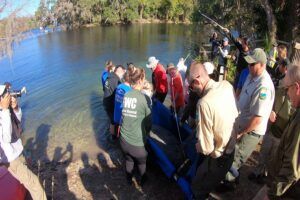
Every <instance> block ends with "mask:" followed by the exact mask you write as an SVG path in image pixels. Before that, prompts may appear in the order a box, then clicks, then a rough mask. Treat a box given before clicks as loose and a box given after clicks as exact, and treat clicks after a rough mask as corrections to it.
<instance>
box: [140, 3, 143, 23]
mask: <svg viewBox="0 0 300 200" xmlns="http://www.w3.org/2000/svg"><path fill="white" fill-rule="evenodd" d="M143 13H144V5H143V4H141V5H140V20H142V19H143Z"/></svg>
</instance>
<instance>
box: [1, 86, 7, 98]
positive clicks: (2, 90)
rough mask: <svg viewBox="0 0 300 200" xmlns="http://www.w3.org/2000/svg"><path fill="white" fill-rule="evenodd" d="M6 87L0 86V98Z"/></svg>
mask: <svg viewBox="0 0 300 200" xmlns="http://www.w3.org/2000/svg"><path fill="white" fill-rule="evenodd" d="M5 88H6V86H5V85H0V96H1V95H2V94H3V92H4V91H5Z"/></svg>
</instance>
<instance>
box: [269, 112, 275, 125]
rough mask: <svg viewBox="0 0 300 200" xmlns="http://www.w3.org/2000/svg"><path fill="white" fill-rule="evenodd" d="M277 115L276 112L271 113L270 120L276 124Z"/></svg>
mask: <svg viewBox="0 0 300 200" xmlns="http://www.w3.org/2000/svg"><path fill="white" fill-rule="evenodd" d="M276 118H277V115H276V113H275V112H274V111H272V112H271V114H270V117H269V120H270V122H272V123H274V122H275V121H276Z"/></svg>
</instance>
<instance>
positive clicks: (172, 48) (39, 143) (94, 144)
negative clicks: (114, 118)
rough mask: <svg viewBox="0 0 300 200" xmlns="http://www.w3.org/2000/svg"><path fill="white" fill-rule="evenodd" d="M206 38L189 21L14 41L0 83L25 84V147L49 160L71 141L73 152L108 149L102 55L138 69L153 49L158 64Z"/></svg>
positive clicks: (0, 66)
mask: <svg viewBox="0 0 300 200" xmlns="http://www.w3.org/2000/svg"><path fill="white" fill-rule="evenodd" d="M202 30H203V29H202ZM207 34H209V33H207ZM207 41H208V36H207V35H204V34H203V33H201V28H200V27H198V26H195V25H193V26H192V25H175V24H144V25H131V26H112V27H95V28H84V29H80V30H73V31H66V32H56V33H49V34H46V35H44V36H39V37H33V38H30V39H27V40H25V41H23V42H22V43H21V44H19V45H16V46H15V51H14V55H13V58H12V59H11V60H9V59H4V60H1V61H0V74H1V76H0V82H1V83H3V82H5V81H10V82H11V83H12V85H13V88H15V89H20V88H21V87H22V86H26V87H27V90H28V94H27V95H24V96H22V98H21V99H20V104H21V106H22V109H23V122H24V123H23V124H24V134H23V141H24V145H25V146H26V152H27V153H28V154H31V155H33V158H34V159H41V160H52V158H53V156H54V154H55V152H57V151H58V150H59V151H61V152H64V150H65V149H66V147H67V145H68V144H69V143H70V144H71V145H72V147H73V151H74V158H76V157H78V156H79V155H80V154H81V152H83V151H85V152H89V154H90V156H93V155H96V154H97V153H99V151H100V152H101V151H105V152H108V153H109V154H110V155H111V156H113V154H114V150H113V149H114V148H111V145H109V144H108V143H107V140H106V137H107V134H106V133H105V129H106V123H107V120H108V118H107V117H106V114H105V111H104V109H103V106H102V96H103V92H102V85H101V81H100V79H101V73H102V71H103V69H104V63H105V61H106V60H109V59H111V60H112V61H113V63H114V64H123V65H126V63H127V62H133V63H134V64H136V65H137V66H141V67H144V68H145V64H146V62H147V59H148V57H149V56H156V58H158V59H159V60H160V61H161V63H162V64H164V65H166V64H167V63H169V62H173V63H175V64H176V63H177V62H178V59H179V58H180V57H185V56H186V55H187V54H188V53H189V52H190V50H191V48H192V46H193V45H194V44H195V43H196V44H200V43H201V42H205V43H207ZM146 72H147V77H148V79H149V78H150V77H151V72H150V70H148V69H146ZM149 80H151V79H149ZM62 155H63V153H62Z"/></svg>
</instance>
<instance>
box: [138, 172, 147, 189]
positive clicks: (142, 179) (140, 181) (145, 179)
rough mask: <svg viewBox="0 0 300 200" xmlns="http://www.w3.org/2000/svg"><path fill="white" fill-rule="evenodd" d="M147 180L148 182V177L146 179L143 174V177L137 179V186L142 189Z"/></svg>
mask: <svg viewBox="0 0 300 200" xmlns="http://www.w3.org/2000/svg"><path fill="white" fill-rule="evenodd" d="M147 180H148V177H147V175H146V174H144V175H143V176H142V177H141V178H140V179H139V181H138V183H139V185H140V186H141V187H143V186H144V185H145V183H146V182H147Z"/></svg>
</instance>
